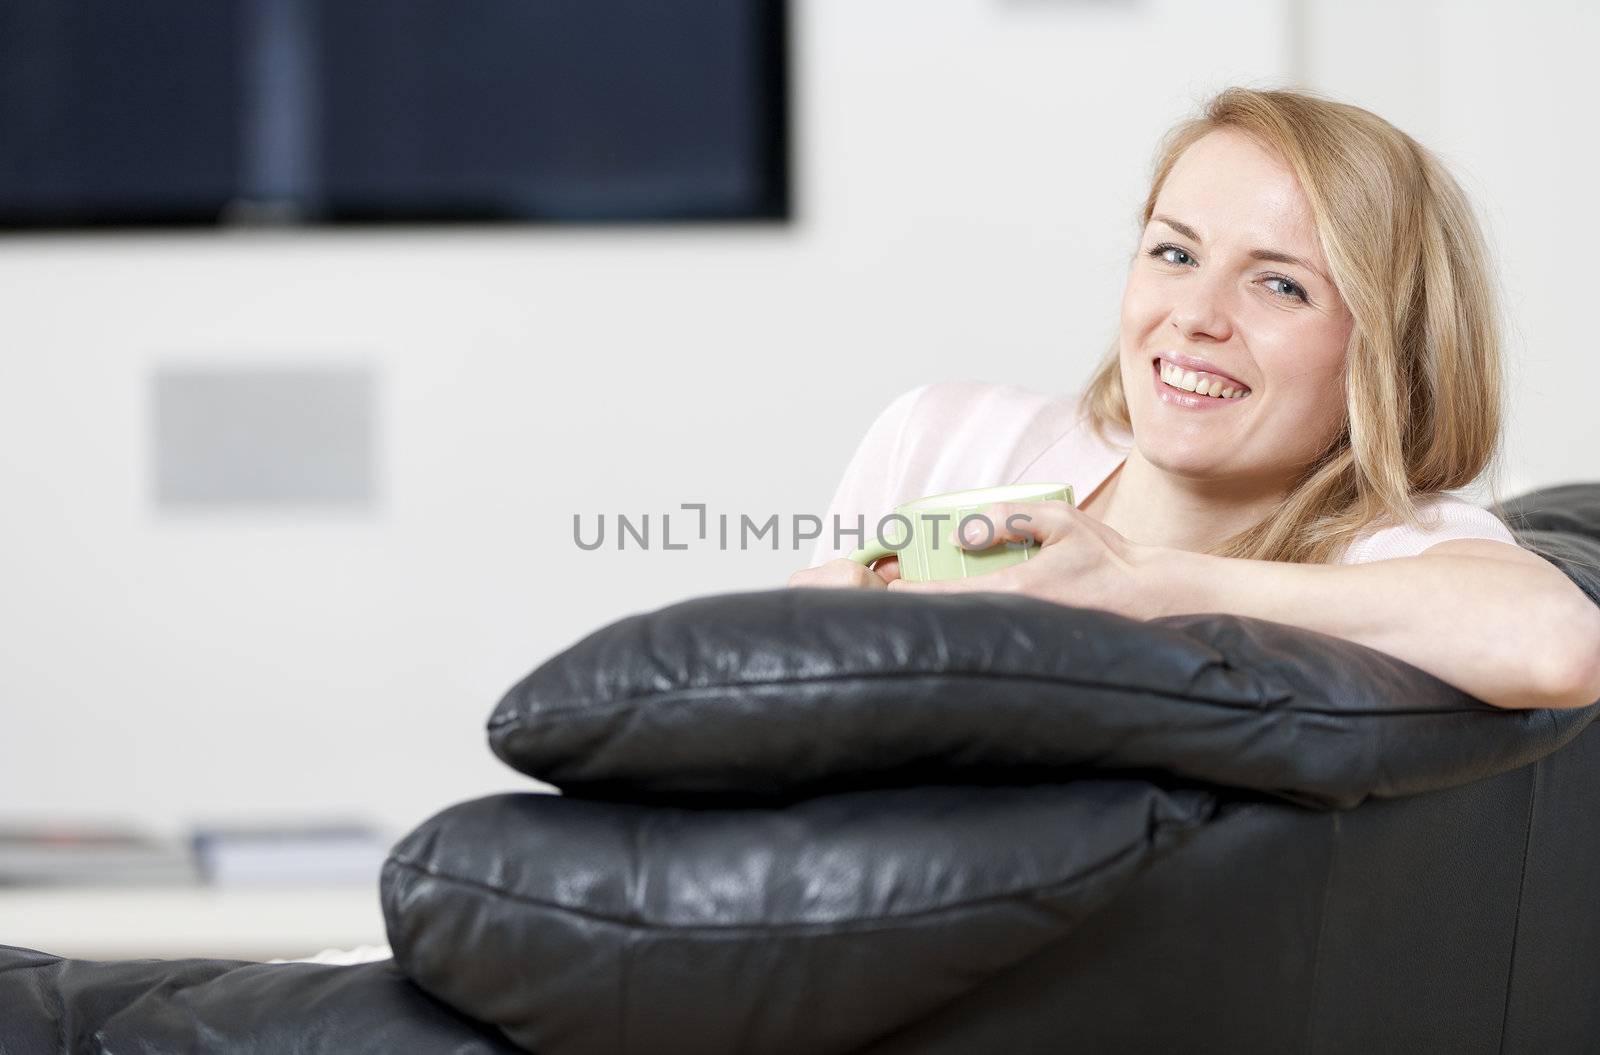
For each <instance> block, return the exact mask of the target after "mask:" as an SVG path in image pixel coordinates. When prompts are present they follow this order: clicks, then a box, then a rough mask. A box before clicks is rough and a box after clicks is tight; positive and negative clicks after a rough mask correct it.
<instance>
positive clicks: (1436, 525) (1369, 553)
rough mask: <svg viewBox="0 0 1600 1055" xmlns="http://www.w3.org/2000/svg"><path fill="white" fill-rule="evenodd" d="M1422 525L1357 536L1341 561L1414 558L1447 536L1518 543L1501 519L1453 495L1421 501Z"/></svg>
mask: <svg viewBox="0 0 1600 1055" xmlns="http://www.w3.org/2000/svg"><path fill="white" fill-rule="evenodd" d="M1419 513H1420V514H1421V519H1422V524H1421V526H1413V525H1410V524H1391V525H1388V526H1386V527H1378V528H1375V529H1368V530H1367V531H1366V532H1363V533H1362V534H1360V535H1358V536H1357V537H1356V539H1355V541H1354V542H1352V543H1351V544H1350V548H1349V549H1348V550H1347V551H1346V552H1345V555H1344V556H1343V557H1342V558H1341V559H1340V560H1339V562H1338V563H1340V564H1365V563H1367V562H1369V561H1377V560H1393V559H1394V558H1396V557H1415V556H1417V555H1418V554H1419V553H1421V552H1422V551H1423V550H1425V549H1427V548H1428V547H1429V546H1434V545H1437V544H1439V543H1440V542H1447V541H1449V540H1450V539H1458V538H1481V539H1492V540H1494V541H1496V542H1506V543H1509V544H1511V545H1513V546H1515V545H1517V540H1516V538H1515V537H1514V536H1513V535H1512V534H1511V531H1510V529H1509V528H1507V527H1506V526H1505V524H1504V523H1502V522H1501V520H1500V518H1499V517H1497V516H1495V515H1494V514H1493V513H1491V512H1489V511H1488V510H1487V509H1482V508H1479V507H1478V506H1475V505H1473V504H1472V503H1471V502H1468V501H1466V500H1464V499H1461V498H1457V497H1455V496H1454V495H1435V496H1434V497H1433V498H1431V499H1430V500H1428V501H1425V502H1423V503H1422V504H1421V506H1420V508H1419Z"/></svg>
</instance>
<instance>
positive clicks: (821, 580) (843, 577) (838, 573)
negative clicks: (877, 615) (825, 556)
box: [789, 557, 900, 590]
mask: <svg viewBox="0 0 1600 1055" xmlns="http://www.w3.org/2000/svg"><path fill="white" fill-rule="evenodd" d="M895 563H896V565H897V567H896V570H895V577H896V578H898V577H899V574H900V573H899V569H898V564H899V562H898V561H896V562H895ZM789 585H790V586H802V587H805V586H810V587H818V586H820V587H828V588H834V589H839V588H843V589H858V590H882V589H885V588H887V587H888V585H889V584H888V582H887V581H886V580H885V579H884V578H883V576H881V575H879V574H878V573H877V572H875V571H872V570H871V569H870V568H867V567H866V566H865V565H862V564H858V563H856V562H855V561H853V560H851V559H850V558H849V557H835V558H834V559H833V560H830V561H828V562H827V563H825V564H819V565H817V566H816V567H815V568H801V569H800V570H799V571H797V572H795V573H794V574H793V575H791V576H789Z"/></svg>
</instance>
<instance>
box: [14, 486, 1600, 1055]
mask: <svg viewBox="0 0 1600 1055" xmlns="http://www.w3.org/2000/svg"><path fill="white" fill-rule="evenodd" d="M1503 513H1504V515H1505V516H1506V519H1507V520H1508V522H1509V523H1510V524H1511V525H1512V526H1513V527H1514V528H1517V529H1519V530H1521V531H1522V532H1523V533H1524V535H1525V537H1526V539H1527V540H1528V541H1529V542H1530V543H1532V544H1535V545H1537V546H1538V547H1539V548H1540V549H1541V550H1542V551H1543V552H1545V553H1546V554H1547V555H1549V556H1550V557H1551V558H1552V559H1553V560H1555V561H1556V563H1557V564H1558V565H1559V566H1560V567H1561V568H1562V569H1563V570H1564V571H1565V572H1566V573H1567V574H1568V575H1569V576H1570V577H1571V578H1572V579H1573V580H1574V581H1575V582H1577V583H1578V584H1579V585H1580V586H1581V587H1582V588H1583V589H1584V590H1585V592H1586V593H1587V594H1588V595H1589V596H1590V597H1591V598H1592V599H1594V600H1595V601H1596V603H1600V485H1595V484H1583V485H1572V486H1567V487H1557V488H1549V489H1546V490H1542V491H1538V492H1534V493H1532V494H1529V495H1525V496H1523V497H1521V498H1519V499H1516V500H1513V501H1512V502H1510V503H1507V506H1506V508H1505V509H1504V510H1503ZM1597 714H1600V702H1597V704H1596V705H1595V706H1592V707H1589V708H1586V709H1582V710H1573V711H1559V712H1557V711H1503V710H1498V709H1496V708H1492V707H1489V706H1487V705H1486V704H1483V703H1481V702H1479V701H1476V700H1473V699H1471V698H1470V697H1467V696H1466V695H1464V694H1462V693H1461V692H1459V691H1458V690H1455V689H1453V688H1451V687H1450V686H1448V685H1446V684H1444V683H1443V682H1441V681H1439V680H1438V679H1436V678H1433V677H1431V676H1430V675H1427V674H1425V673H1423V672H1422V671H1419V670H1417V669H1415V668H1413V667H1410V666H1409V665H1407V664H1404V663H1402V662H1400V661H1398V660H1395V659H1393V658H1391V657H1389V656H1386V655H1384V654H1381V653H1378V652H1375V651H1372V650H1370V649H1365V648H1362V647H1360V646H1357V645H1354V644H1351V643H1349V642H1346V641H1342V640H1339V639H1336V638H1331V637H1327V636H1324V635H1320V634H1316V633H1312V632H1308V631H1303V630H1300V629H1298V628H1294V627H1289V626H1284V625H1281V624H1276V623H1270V622H1264V621H1259V620H1250V619H1242V618H1238V617H1234V616H1227V615H1200V616H1185V617H1181V618H1169V619H1160V620H1153V621H1150V622H1136V621H1132V620H1128V619H1124V618H1122V617H1119V616H1114V615H1112V614H1110V613H1106V612H1098V611H1092V610H1085V609H1074V608H1067V607H1061V606H1056V605H1051V604H1047V603H1045V602H1040V601H1036V600H1033V599H1030V598H1019V597H1010V596H1005V595H1000V594H982V595H977V594H975V595H966V596H961V597H958V596H938V597H930V596H925V597H910V596H906V595H890V594H881V593H880V594H865V593H855V592H849V591H818V590H770V591H761V592H755V593H744V594H727V595H719V596H712V597H705V598H698V599H695V600H691V601H687V602H684V603H681V604H677V605H672V606H670V607H667V608H663V609H660V610H658V611H654V612H648V613H643V614H639V615H634V616H630V617H628V618H625V619H622V620H620V621H618V622H616V623H613V624H612V625H610V626H608V627H605V628H603V629H601V630H600V631H598V632H596V633H595V634H592V635H590V636H589V637H588V638H586V639H584V640H583V641H581V642H579V643H578V644H576V645H574V646H573V647H572V648H570V649H568V650H566V651H565V652H563V653H562V654H560V655H558V656H556V657H554V658H553V659H551V660H550V661H548V662H547V663H545V664H543V665H542V666H540V667H539V668H538V669H537V670H535V671H534V672H533V673H531V674H530V675H528V676H527V677H526V678H524V679H523V680H522V681H521V682H519V683H518V684H517V685H516V686H515V687H514V688H513V689H512V690H511V691H510V692H509V693H507V695H506V697H505V698H504V699H503V700H502V701H501V702H500V704H499V705H498V707H496V709H495V711H494V714H493V716H492V717H491V719H490V726H489V738H490V745H491V747H492V749H493V750H494V751H495V752H496V754H497V755H499V756H500V757H501V758H502V759H504V760H505V761H506V762H508V763H509V764H511V765H512V766H514V767H515V768H517V769H519V770H521V771H523V772H526V773H528V774H530V775H532V776H535V777H538V778H539V779H541V780H545V781H548V782H549V783H551V784H554V785H555V786H556V787H558V788H560V789H561V792H562V793H561V794H560V795H549V794H537V793H531V792H530V793H528V794H512V795H499V796H492V797H489V798H485V799H480V800H477V801H473V802H468V803H463V804H460V805H457V806H454V807H452V808H450V809H447V810H445V811H444V812H443V813H440V814H439V815H437V816H435V817H434V818H432V819H430V820H428V821H427V822H425V823H424V824H422V825H421V826H420V827H419V828H418V829H417V830H416V831H414V832H413V833H412V834H410V835H409V836H407V837H406V838H405V839H403V840H402V841H401V842H400V843H399V844H398V845H397V846H396V847H395V848H394V851H393V853H392V854H391V856H390V859H389V861H388V863H387V864H386V865H385V868H384V873H383V878H382V883H381V897H382V900H383V907H384V911H385V916H386V919H387V921H388V927H389V937H390V942H391V945H392V946H393V948H394V950H395V959H394V960H393V961H385V962H382V963H376V964H364V965H357V966H351V967H335V966H326V965H318V964H280V965H269V964H248V963H238V962H232V961H173V962H163V961H132V962H126V963H90V962H83V961H71V960H62V959H59V958H56V957H52V956H49V955H46V954H43V953H38V952H32V951H29V950H24V949H13V948H0V1053H4V1055H11V1053H15V1052H26V1053H31V1052H116V1053H123V1052H130V1053H131V1052H152V1053H153V1052H178V1051H222V1052H285V1051H294V1052H319V1053H320V1052H329V1053H332V1052H341V1053H344V1052H398V1051H404V1052H413V1051H414V1052H435V1051H438V1052H459V1053H468V1052H515V1051H532V1052H537V1053H541V1055H566V1053H606V1052H641V1053H645V1052H648V1053H652V1055H655V1053H668V1052H697V1053H715V1052H740V1053H744V1052H869V1053H875V1055H902V1053H911V1052H917V1053H924V1052H936V1053H942V1052H951V1053H955V1052H962V1053H970V1052H1007V1053H1011V1052H1057V1051H1063V1050H1085V1051H1128V1052H1150V1051H1182V1052H1230V1053H1235V1052H1282V1051H1308V1052H1345V1051H1359V1052H1368V1053H1370V1052H1384V1051H1397V1052H1480V1051H1481V1052H1489V1051H1495V1052H1541V1053H1543V1052H1567V1051H1571V1052H1584V1051H1595V1050H1600V907H1597V906H1596V902H1595V898H1594V892H1595V891H1596V890H1597V889H1600V725H1597V724H1596V723H1595V722H1594V719H1595V717H1596V715H1597ZM3 939H4V935H0V940H3Z"/></svg>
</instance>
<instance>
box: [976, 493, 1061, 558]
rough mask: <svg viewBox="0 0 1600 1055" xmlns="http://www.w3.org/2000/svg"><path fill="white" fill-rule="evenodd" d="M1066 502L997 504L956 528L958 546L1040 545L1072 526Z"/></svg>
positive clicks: (977, 547) (984, 547)
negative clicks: (1021, 543) (1025, 542)
mask: <svg viewBox="0 0 1600 1055" xmlns="http://www.w3.org/2000/svg"><path fill="white" fill-rule="evenodd" d="M1071 517H1072V507H1071V506H1070V505H1068V504H1067V503H1066V502H996V503H994V504H993V505H991V506H988V507H986V508H985V509H984V510H983V511H982V512H981V513H979V514H977V515H975V516H969V517H966V518H964V519H965V521H966V522H965V524H960V525H957V530H959V531H960V532H961V535H960V538H959V540H958V541H959V544H960V545H961V546H962V547H963V548H966V549H986V548H988V547H989V546H994V545H998V544H1000V543H1002V542H1023V541H1034V542H1038V543H1040V544H1041V545H1042V544H1043V543H1045V542H1046V541H1048V540H1049V539H1050V538H1051V537H1052V536H1053V535H1054V534H1055V533H1056V532H1059V531H1061V530H1063V529H1064V528H1066V526H1067V525H1068V524H1070V523H1071Z"/></svg>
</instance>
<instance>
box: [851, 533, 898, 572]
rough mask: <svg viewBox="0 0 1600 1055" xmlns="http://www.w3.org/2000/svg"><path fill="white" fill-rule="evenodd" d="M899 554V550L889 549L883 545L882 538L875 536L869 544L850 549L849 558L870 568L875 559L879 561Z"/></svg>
mask: <svg viewBox="0 0 1600 1055" xmlns="http://www.w3.org/2000/svg"><path fill="white" fill-rule="evenodd" d="M899 555H900V551H899V550H896V549H890V548H889V547H888V546H886V545H884V542H883V539H881V538H875V539H873V540H872V542H871V543H870V544H868V545H866V546H862V547H861V548H860V549H857V550H852V551H851V552H850V559H851V560H853V561H855V562H856V563H857V564H861V565H864V566H866V567H868V568H870V567H872V565H873V563H874V562H875V561H880V560H882V559H883V558H885V557H896V556H899Z"/></svg>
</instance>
